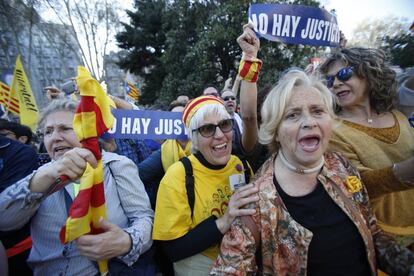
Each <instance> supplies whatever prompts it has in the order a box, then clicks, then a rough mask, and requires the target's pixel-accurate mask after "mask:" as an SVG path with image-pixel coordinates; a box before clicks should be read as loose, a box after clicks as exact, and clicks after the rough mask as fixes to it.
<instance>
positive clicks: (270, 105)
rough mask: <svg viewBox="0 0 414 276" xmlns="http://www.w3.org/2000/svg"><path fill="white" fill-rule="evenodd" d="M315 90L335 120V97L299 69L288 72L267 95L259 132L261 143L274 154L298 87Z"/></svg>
mask: <svg viewBox="0 0 414 276" xmlns="http://www.w3.org/2000/svg"><path fill="white" fill-rule="evenodd" d="M300 86H305V87H312V88H315V89H316V90H317V91H319V92H320V94H321V97H322V99H323V102H324V103H325V105H326V107H327V109H328V113H329V115H331V117H332V118H335V113H334V97H333V95H332V93H331V92H330V91H329V89H328V88H327V87H326V86H325V85H324V84H323V83H322V81H321V80H320V79H318V78H317V77H315V76H308V75H307V74H306V73H305V72H303V71H302V70H298V69H293V70H290V71H288V72H287V73H286V74H285V75H283V76H282V77H281V78H280V80H279V82H278V84H277V85H276V86H275V87H274V88H273V89H272V90H271V91H270V92H269V94H268V95H267V97H266V99H265V101H264V103H263V106H262V110H261V116H262V123H261V125H260V130H259V142H260V143H261V144H264V145H267V146H268V147H269V149H270V151H271V152H272V153H274V152H276V151H277V149H278V147H279V144H278V142H277V141H276V136H277V133H278V130H279V126H280V123H281V121H282V118H283V115H284V113H285V110H286V106H287V104H288V102H289V101H290V99H291V97H292V95H293V92H294V90H295V88H296V87H300Z"/></svg>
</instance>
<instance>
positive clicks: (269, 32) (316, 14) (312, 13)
mask: <svg viewBox="0 0 414 276" xmlns="http://www.w3.org/2000/svg"><path fill="white" fill-rule="evenodd" d="M249 21H250V22H252V23H253V25H254V30H255V31H256V33H257V35H258V36H259V37H264V38H266V39H268V40H271V41H280V42H284V43H291V44H305V45H314V46H329V47H338V46H339V39H340V33H339V28H338V24H337V22H336V17H335V16H334V15H332V14H330V13H329V12H327V11H326V10H325V9H319V8H314V7H307V6H301V5H287V4H253V5H251V6H250V8H249Z"/></svg>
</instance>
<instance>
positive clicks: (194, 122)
mask: <svg viewBox="0 0 414 276" xmlns="http://www.w3.org/2000/svg"><path fill="white" fill-rule="evenodd" d="M208 116H218V117H220V118H221V119H222V120H226V119H230V118H231V116H230V114H229V113H228V112H227V110H226V108H225V107H224V105H222V104H220V103H211V104H207V105H205V106H202V107H200V109H199V110H197V112H196V113H195V114H194V115H193V117H192V118H191V120H190V124H189V127H188V128H187V136H188V139H190V140H191V142H192V143H191V152H192V153H197V152H198V139H197V133H196V132H195V131H194V130H196V129H197V128H199V127H200V126H202V125H203V124H204V120H205V118H206V117H208Z"/></svg>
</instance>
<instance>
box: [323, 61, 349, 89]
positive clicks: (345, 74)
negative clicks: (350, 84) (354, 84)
mask: <svg viewBox="0 0 414 276" xmlns="http://www.w3.org/2000/svg"><path fill="white" fill-rule="evenodd" d="M353 73H354V68H353V67H352V66H348V67H344V68H342V69H341V70H339V71H338V73H336V75H326V86H327V87H328V88H331V87H332V86H333V85H334V81H335V78H337V79H338V80H340V81H347V80H349V79H350V78H352V75H353Z"/></svg>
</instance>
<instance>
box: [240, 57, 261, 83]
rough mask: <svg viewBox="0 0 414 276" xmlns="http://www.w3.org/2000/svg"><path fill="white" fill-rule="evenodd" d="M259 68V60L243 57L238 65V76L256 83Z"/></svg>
mask: <svg viewBox="0 0 414 276" xmlns="http://www.w3.org/2000/svg"><path fill="white" fill-rule="evenodd" d="M261 68H262V61H261V60H260V59H258V58H246V57H243V58H242V60H241V61H240V65H239V75H240V77H241V78H242V79H243V80H246V81H248V82H257V79H258V78H259V72H260V69H261Z"/></svg>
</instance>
